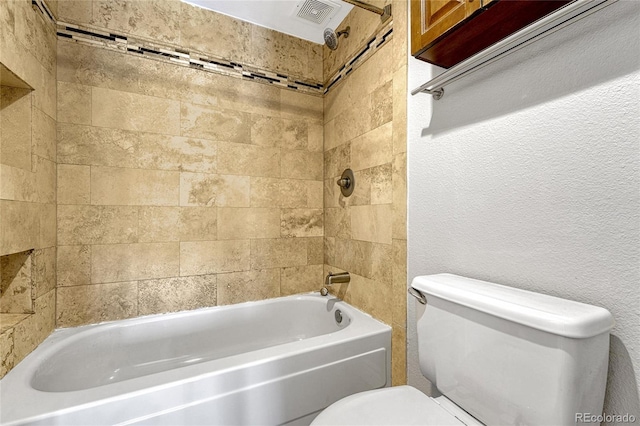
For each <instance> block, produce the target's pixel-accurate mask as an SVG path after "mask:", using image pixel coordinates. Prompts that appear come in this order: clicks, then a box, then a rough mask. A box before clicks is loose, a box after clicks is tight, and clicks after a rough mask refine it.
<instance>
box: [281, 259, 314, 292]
mask: <svg viewBox="0 0 640 426" xmlns="http://www.w3.org/2000/svg"><path fill="white" fill-rule="evenodd" d="M323 278H324V277H323V266H322V265H321V264H320V265H309V266H294V267H292V268H282V271H281V272H280V294H281V295H282V296H288V295H290V294H298V293H309V292H312V291H314V292H317V291H319V290H320V288H322V284H323V282H324V279H323Z"/></svg>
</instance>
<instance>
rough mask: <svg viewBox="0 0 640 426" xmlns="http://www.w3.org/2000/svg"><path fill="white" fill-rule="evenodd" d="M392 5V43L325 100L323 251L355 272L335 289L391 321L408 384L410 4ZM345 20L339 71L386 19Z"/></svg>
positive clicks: (397, 364)
mask: <svg viewBox="0 0 640 426" xmlns="http://www.w3.org/2000/svg"><path fill="white" fill-rule="evenodd" d="M377 5H378V6H383V5H384V2H378V3H377ZM392 5H393V16H394V22H393V26H394V31H393V38H392V40H391V42H390V43H386V44H383V45H382V46H381V47H380V48H379V50H377V51H376V52H375V53H373V55H372V56H371V57H370V58H369V59H368V60H366V61H365V62H364V63H362V64H361V65H360V67H358V68H357V69H355V70H354V71H353V72H351V73H349V74H348V78H346V79H345V80H344V81H342V82H341V83H340V84H337V85H336V86H335V87H334V88H332V89H331V90H329V92H328V93H327V95H326V96H325V97H324V179H325V193H324V207H325V209H324V214H325V221H324V225H325V238H324V241H325V248H324V255H325V273H326V272H328V271H333V272H339V271H349V272H350V273H351V283H349V284H348V285H337V286H334V289H333V290H332V291H333V292H334V293H337V294H339V295H340V296H341V297H343V298H344V299H345V300H346V301H347V302H348V303H351V304H353V305H354V306H356V307H359V308H360V309H363V310H364V311H366V312H369V313H370V314H371V315H373V316H374V317H375V318H378V319H380V320H381V321H383V322H385V323H387V324H391V325H392V326H393V345H392V350H393V383H394V384H403V383H405V382H406V373H405V366H406V355H405V352H406V350H405V342H406V337H405V336H406V300H407V299H406V298H407V294H406V291H407V290H406V289H407V277H406V238H407V237H406V162H407V156H406V92H407V90H406V85H407V79H406V75H407V69H406V61H407V59H406V58H407V54H406V52H407V37H406V28H407V24H406V15H407V4H406V2H405V1H394V2H393V4H392ZM347 25H350V26H351V35H350V36H349V38H348V39H341V40H340V46H339V47H338V49H337V50H335V51H331V50H329V49H328V48H326V47H325V50H324V65H325V73H334V72H335V70H337V69H339V68H340V67H341V66H340V64H341V63H344V60H345V58H350V57H352V56H351V55H353V54H357V53H358V52H359V46H358V41H359V40H365V41H366V38H363V34H362V33H361V31H364V30H363V29H366V28H369V29H370V31H374V30H375V28H377V27H378V26H379V25H380V19H379V17H378V16H377V15H374V14H371V13H368V12H366V11H363V10H360V9H358V8H354V9H353V11H352V12H351V13H350V14H349V15H348V17H347V19H346V20H345V22H344V23H343V24H342V25H341V26H340V28H342V27H344V26H347ZM356 29H357V30H356ZM352 37H353V38H352ZM358 38H360V39H358ZM345 168H351V169H352V170H353V171H354V175H355V181H356V186H355V190H354V192H353V194H352V195H351V196H350V197H348V198H345V197H344V196H342V194H341V193H340V190H339V187H338V186H337V185H336V180H337V179H338V178H339V177H340V175H341V174H342V171H343V170H344V169H345Z"/></svg>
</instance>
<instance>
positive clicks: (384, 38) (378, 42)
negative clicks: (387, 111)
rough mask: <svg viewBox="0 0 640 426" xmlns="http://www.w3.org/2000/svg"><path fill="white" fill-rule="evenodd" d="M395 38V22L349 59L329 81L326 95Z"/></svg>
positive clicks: (383, 28) (379, 32)
mask: <svg viewBox="0 0 640 426" xmlns="http://www.w3.org/2000/svg"><path fill="white" fill-rule="evenodd" d="M392 36H393V22H389V23H388V24H387V25H385V26H384V27H382V29H380V31H378V33H377V34H376V35H375V36H374V37H372V38H371V39H369V41H368V42H367V43H365V45H364V47H363V48H362V49H360V50H358V52H357V53H356V54H355V55H353V56H352V57H351V58H349V59H348V60H347V61H346V62H345V63H344V64H343V65H342V66H341V67H340V68H339V69H338V71H336V72H335V73H334V74H333V75H332V76H331V78H330V79H328V80H327V87H326V89H324V94H327V93H328V92H329V91H330V90H331V89H333V88H334V87H335V85H336V84H338V83H340V82H341V81H344V80H345V78H346V77H347V76H348V75H349V74H351V73H352V72H353V71H354V70H356V69H358V67H360V65H362V64H363V63H364V62H366V61H367V59H369V58H370V57H371V56H372V55H373V54H374V53H376V52H377V51H378V49H380V48H381V47H382V46H384V45H385V44H387V42H388V41H389V40H391V39H392Z"/></svg>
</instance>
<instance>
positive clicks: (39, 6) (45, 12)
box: [31, 0, 56, 24]
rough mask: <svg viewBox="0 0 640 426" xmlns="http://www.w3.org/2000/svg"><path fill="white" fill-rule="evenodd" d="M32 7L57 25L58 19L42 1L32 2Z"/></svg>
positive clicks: (35, 0)
mask: <svg viewBox="0 0 640 426" xmlns="http://www.w3.org/2000/svg"><path fill="white" fill-rule="evenodd" d="M31 7H33V8H34V9H35V10H37V11H38V12H40V13H42V16H43V17H44V18H45V19H46V20H47V21H49V22H50V23H52V24H55V23H56V18H55V17H54V16H53V13H51V10H50V9H49V6H47V3H45V2H44V1H42V0H31Z"/></svg>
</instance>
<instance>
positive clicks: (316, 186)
mask: <svg viewBox="0 0 640 426" xmlns="http://www.w3.org/2000/svg"><path fill="white" fill-rule="evenodd" d="M306 185H307V205H306V207H308V208H310V209H321V208H323V197H324V182H322V181H321V180H310V181H306ZM336 186H337V185H336ZM294 207H295V206H294Z"/></svg>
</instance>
